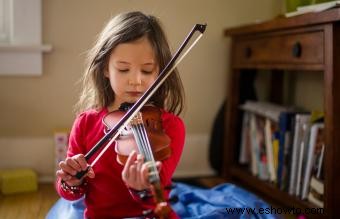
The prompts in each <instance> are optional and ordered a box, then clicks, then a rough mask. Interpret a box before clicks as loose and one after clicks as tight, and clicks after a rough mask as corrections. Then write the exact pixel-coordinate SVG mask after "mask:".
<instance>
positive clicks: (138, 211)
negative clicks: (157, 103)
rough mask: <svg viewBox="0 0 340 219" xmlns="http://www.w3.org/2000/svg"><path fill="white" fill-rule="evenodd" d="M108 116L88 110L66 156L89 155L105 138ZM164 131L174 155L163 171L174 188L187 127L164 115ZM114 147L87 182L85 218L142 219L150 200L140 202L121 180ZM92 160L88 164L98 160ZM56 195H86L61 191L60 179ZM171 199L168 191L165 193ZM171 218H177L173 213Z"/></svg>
mask: <svg viewBox="0 0 340 219" xmlns="http://www.w3.org/2000/svg"><path fill="white" fill-rule="evenodd" d="M107 113H108V111H107V109H106V108H103V109H102V110H100V111H95V110H89V111H86V112H84V113H82V114H80V115H79V116H78V117H77V118H76V120H75V122H74V124H73V127H72V130H71V133H70V139H69V149H68V153H67V156H68V157H72V156H74V155H76V154H86V153H87V152H88V151H89V150H90V149H91V148H92V147H93V146H94V145H95V144H96V143H97V142H98V141H99V140H100V139H101V138H102V137H103V136H104V124H103V123H102V118H103V117H104V116H105V115H106V114H107ZM162 120H163V128H164V131H165V133H166V134H167V135H168V136H169V137H170V139H171V143H170V147H171V150H172V154H171V156H170V157H169V158H167V159H166V160H163V161H162V168H161V171H160V178H161V183H162V185H163V186H167V185H170V184H171V178H172V175H173V173H174V171H175V168H176V166H177V164H178V162H179V159H180V156H181V154H182V150H183V146H184V140H185V127H184V124H183V122H182V120H181V119H180V118H179V117H177V116H175V115H174V114H172V113H169V112H165V111H162ZM116 156H117V154H116V152H115V150H114V144H113V145H112V146H110V148H109V149H108V150H107V151H106V152H105V153H104V154H103V156H102V157H101V158H100V159H99V160H98V162H97V163H96V164H95V165H94V166H93V170H94V172H95V178H93V179H90V178H87V185H86V187H84V194H85V205H86V209H85V213H84V214H85V215H84V216H85V218H90V219H97V218H100V219H104V218H123V217H136V216H141V215H142V211H143V210H145V209H147V208H150V205H151V206H154V202H153V200H152V198H151V199H148V201H145V200H141V199H140V197H139V196H138V195H137V194H135V193H134V192H131V190H130V189H128V188H127V186H126V185H125V184H124V182H123V181H122V179H121V172H122V170H123V166H122V165H120V164H119V163H118V162H117V161H116ZM95 157H96V155H95V156H92V157H91V158H90V160H89V161H88V162H89V163H92V161H93V160H94V159H95ZM56 188H57V192H58V193H59V195H60V196H61V197H63V198H65V199H67V200H76V199H79V198H80V197H81V196H83V195H84V194H72V193H70V192H67V191H65V190H63V189H62V188H61V184H60V179H58V180H57V183H56ZM165 193H166V194H165V196H166V197H167V198H168V195H169V191H166V192H165ZM171 218H177V215H176V214H175V213H174V212H172V213H171Z"/></svg>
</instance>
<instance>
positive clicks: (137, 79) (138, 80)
mask: <svg viewBox="0 0 340 219" xmlns="http://www.w3.org/2000/svg"><path fill="white" fill-rule="evenodd" d="M141 84H142V77H141V74H140V73H135V74H133V75H131V77H130V79H129V85H133V86H138V85H141Z"/></svg>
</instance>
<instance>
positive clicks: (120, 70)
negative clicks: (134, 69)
mask: <svg viewBox="0 0 340 219" xmlns="http://www.w3.org/2000/svg"><path fill="white" fill-rule="evenodd" d="M118 71H119V72H122V73H125V72H128V71H129V69H118Z"/></svg>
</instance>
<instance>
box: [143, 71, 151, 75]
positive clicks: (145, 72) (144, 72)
mask: <svg viewBox="0 0 340 219" xmlns="http://www.w3.org/2000/svg"><path fill="white" fill-rule="evenodd" d="M142 73H143V74H147V75H148V74H152V71H149V70H142Z"/></svg>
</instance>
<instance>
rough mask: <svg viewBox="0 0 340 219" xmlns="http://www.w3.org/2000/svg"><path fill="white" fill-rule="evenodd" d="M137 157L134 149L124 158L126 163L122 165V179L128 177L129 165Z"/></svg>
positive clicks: (125, 179)
mask: <svg viewBox="0 0 340 219" xmlns="http://www.w3.org/2000/svg"><path fill="white" fill-rule="evenodd" d="M136 157H137V153H136V151H132V152H131V153H130V155H129V157H128V158H127V160H126V163H125V165H124V168H123V171H122V179H123V180H124V181H127V179H128V178H129V177H130V176H129V172H130V167H131V165H132V164H133V163H134V162H135V160H136Z"/></svg>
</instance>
